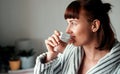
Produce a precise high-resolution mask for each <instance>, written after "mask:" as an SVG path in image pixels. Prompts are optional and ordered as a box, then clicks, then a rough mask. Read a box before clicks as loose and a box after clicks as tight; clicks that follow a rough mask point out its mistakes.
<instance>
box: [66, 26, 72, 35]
mask: <svg viewBox="0 0 120 74" xmlns="http://www.w3.org/2000/svg"><path fill="white" fill-rule="evenodd" d="M66 33H67V34H71V33H72V30H71V27H70V25H68V26H67V28H66Z"/></svg>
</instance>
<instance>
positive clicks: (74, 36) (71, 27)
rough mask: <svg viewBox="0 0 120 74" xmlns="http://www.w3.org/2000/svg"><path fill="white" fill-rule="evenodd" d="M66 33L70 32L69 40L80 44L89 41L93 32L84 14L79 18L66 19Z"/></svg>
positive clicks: (76, 44)
mask: <svg viewBox="0 0 120 74" xmlns="http://www.w3.org/2000/svg"><path fill="white" fill-rule="evenodd" d="M67 23H68V26H67V29H66V33H68V34H70V36H71V41H72V43H73V44H74V45H75V46H82V45H85V44H87V43H89V42H90V40H91V39H92V36H93V35H92V34H93V32H92V31H91V25H90V24H89V23H88V22H87V19H86V18H85V17H84V16H80V18H79V19H72V18H71V19H67Z"/></svg>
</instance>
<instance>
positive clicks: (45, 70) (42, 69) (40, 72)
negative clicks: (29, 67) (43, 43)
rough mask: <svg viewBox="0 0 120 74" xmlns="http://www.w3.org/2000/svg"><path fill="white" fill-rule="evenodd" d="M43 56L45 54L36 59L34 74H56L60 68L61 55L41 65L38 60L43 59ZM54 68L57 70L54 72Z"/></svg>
mask: <svg viewBox="0 0 120 74" xmlns="http://www.w3.org/2000/svg"><path fill="white" fill-rule="evenodd" d="M44 54H45V53H43V54H41V55H40V56H38V57H37V59H36V65H35V67H34V74H53V71H54V73H57V71H59V70H60V68H61V62H62V59H61V58H62V54H59V56H58V57H57V58H56V59H54V60H51V61H50V62H48V63H42V62H41V61H40V59H41V58H43V57H44ZM56 68H57V69H58V70H54V69H56ZM55 71H56V72H55Z"/></svg>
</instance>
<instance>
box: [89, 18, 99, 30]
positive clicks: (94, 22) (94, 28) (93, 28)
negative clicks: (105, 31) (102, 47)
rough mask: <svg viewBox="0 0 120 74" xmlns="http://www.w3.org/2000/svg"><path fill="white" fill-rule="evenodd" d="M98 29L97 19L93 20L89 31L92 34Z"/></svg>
mask: <svg viewBox="0 0 120 74" xmlns="http://www.w3.org/2000/svg"><path fill="white" fill-rule="evenodd" d="M99 28H100V21H99V20H98V19H95V20H94V21H93V22H92V25H91V30H92V32H97V31H98V29H99Z"/></svg>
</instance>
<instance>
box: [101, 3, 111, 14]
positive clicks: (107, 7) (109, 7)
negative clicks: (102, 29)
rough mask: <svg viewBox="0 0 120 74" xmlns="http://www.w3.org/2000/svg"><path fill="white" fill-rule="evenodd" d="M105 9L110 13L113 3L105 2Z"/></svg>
mask: <svg viewBox="0 0 120 74" xmlns="http://www.w3.org/2000/svg"><path fill="white" fill-rule="evenodd" d="M103 8H104V11H105V12H106V13H108V12H109V11H110V10H111V4H109V3H104V4H103Z"/></svg>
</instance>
